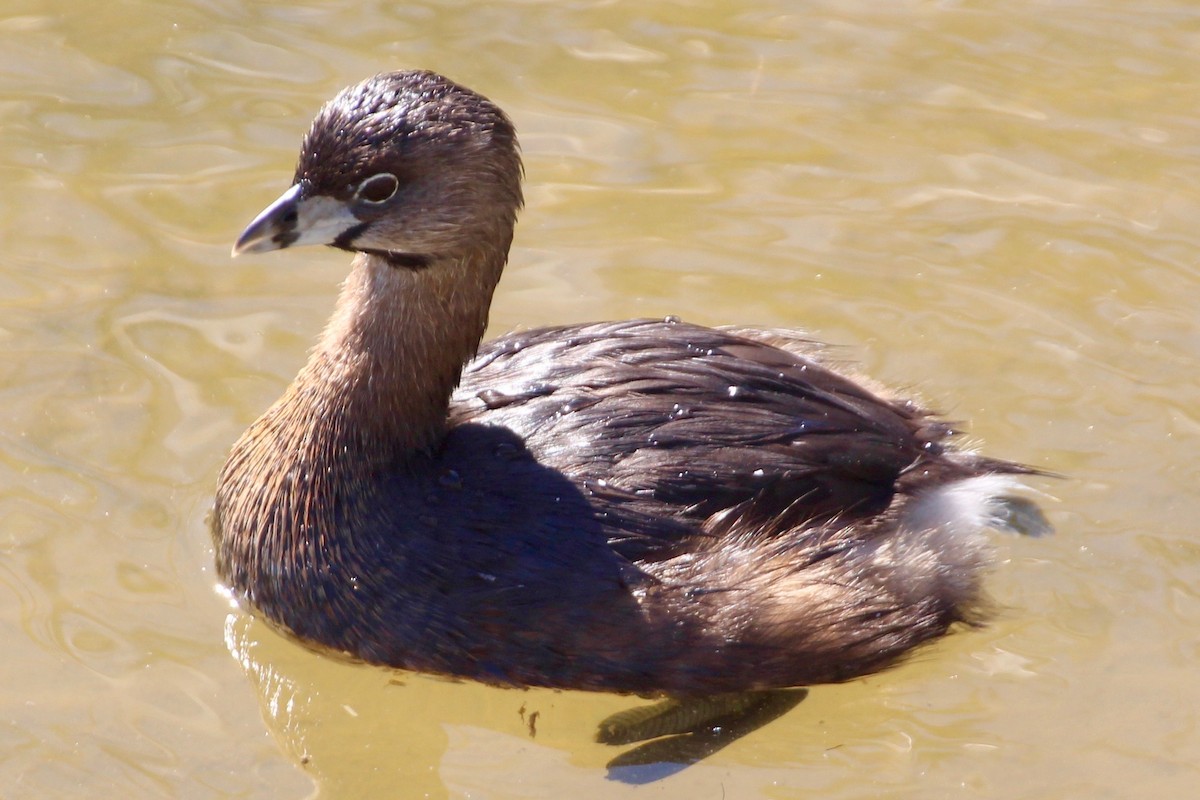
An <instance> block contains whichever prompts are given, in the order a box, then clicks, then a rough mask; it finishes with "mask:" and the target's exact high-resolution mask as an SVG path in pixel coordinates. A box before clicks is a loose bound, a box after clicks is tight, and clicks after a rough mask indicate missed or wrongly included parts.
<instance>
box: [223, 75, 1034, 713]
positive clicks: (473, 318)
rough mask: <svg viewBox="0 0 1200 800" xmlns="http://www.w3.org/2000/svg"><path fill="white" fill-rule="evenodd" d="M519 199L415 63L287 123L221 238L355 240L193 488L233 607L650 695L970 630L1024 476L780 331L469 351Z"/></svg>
mask: <svg viewBox="0 0 1200 800" xmlns="http://www.w3.org/2000/svg"><path fill="white" fill-rule="evenodd" d="M520 180H521V161H520V156H519V154H518V148H517V140H516V136H515V133H514V130H513V126H512V124H511V122H510V121H509V119H508V118H507V117H506V116H505V115H504V113H503V112H501V111H500V109H498V108H497V107H496V106H495V105H493V104H492V103H491V102H489V101H488V100H487V99H486V98H484V97H482V96H480V95H478V94H476V93H475V92H472V91H470V90H468V89H466V88H464V87H462V86H459V85H457V84H455V83H453V82H451V81H449V80H447V79H446V78H443V77H441V76H439V75H435V74H433V73H430V72H395V73H389V74H383V75H378V76H376V77H373V78H370V79H368V80H366V81H364V82H362V83H360V84H358V85H357V86H352V87H350V88H348V89H346V90H344V91H343V92H342V93H341V94H339V95H338V96H337V97H335V98H334V99H333V100H332V101H330V102H329V103H328V104H327V105H326V106H325V107H324V108H323V109H322V110H321V111H320V113H319V114H318V115H317V118H316V120H315V121H314V122H313V125H312V129H311V130H310V131H309V132H308V135H307V137H306V138H305V140H304V145H303V148H302V150H301V153H300V160H299V164H298V166H297V168H296V175H295V181H294V183H293V185H292V187H291V188H290V189H288V190H287V191H286V192H285V193H284V194H283V196H281V197H280V198H279V199H278V200H276V201H275V202H274V203H273V204H272V205H271V206H269V207H268V208H267V209H266V210H265V211H263V213H262V214H261V215H260V216H259V217H258V218H257V219H255V220H254V221H253V222H252V223H251V224H250V226H249V227H248V228H247V229H246V230H245V232H244V233H243V234H242V236H241V238H239V239H238V241H237V244H236V245H235V247H234V253H235V254H236V253H253V252H262V251H267V250H276V249H280V248H285V247H291V246H295V245H302V244H328V245H333V246H334V247H338V248H341V249H344V250H350V251H354V252H355V253H356V255H355V256H354V260H353V264H352V267H351V272H350V276H349V278H348V279H347V280H346V283H345V285H344V287H343V289H342V292H341V296H340V298H339V300H338V303H337V308H336V310H335V311H334V314H333V318H332V319H331V320H330V322H329V325H328V327H327V328H326V329H325V332H324V334H323V335H322V336H321V339H320V342H319V343H318V345H317V346H316V348H315V350H314V351H313V353H312V355H311V356H310V357H309V360H308V363H307V364H306V365H305V366H304V368H303V369H302V370H301V372H300V374H299V376H297V378H296V380H295V381H294V382H293V383H292V385H291V386H290V387H288V389H287V391H286V392H285V394H284V395H283V397H282V398H281V399H280V400H279V401H278V402H277V403H275V405H274V406H272V407H271V408H270V409H269V410H268V411H267V412H266V413H265V414H264V415H263V416H262V417H261V418H260V419H259V420H258V421H257V422H255V423H254V424H253V426H251V428H250V429H249V430H248V431H247V432H246V433H245V435H243V436H242V438H241V439H240V440H239V441H238V442H237V444H236V445H235V446H234V448H233V452H232V454H231V455H230V457H229V461H228V463H226V465H225V468H224V470H223V471H222V472H221V476H220V482H219V486H218V489H217V497H216V508H215V513H214V515H213V529H214V538H215V542H216V559H217V566H218V570H219V573H220V576H221V578H222V579H223V580H224V581H225V582H226V583H227V584H228V585H229V587H230V588H231V589H232V591H233V592H234V594H235V595H236V596H237V597H238V598H239V599H240V600H242V601H244V602H245V603H246V604H248V605H249V606H251V607H253V608H255V609H257V610H258V611H259V612H261V613H262V614H263V615H265V616H266V617H267V618H268V619H270V620H271V621H273V622H274V623H275V624H277V625H279V626H282V627H283V628H285V629H286V630H287V631H290V632H291V633H292V634H294V635H295V636H296V637H299V638H300V639H301V640H303V641H305V642H308V643H310V644H315V645H320V646H324V647H327V648H333V649H335V650H339V651H344V652H346V653H349V654H351V655H352V656H354V657H357V658H359V659H362V660H365V661H368V662H372V663H376V664H383V665H390V666H394V667H403V668H407V669H414V670H421V671H426V672H432V673H439V674H444V675H453V676H459V677H465V678H474V679H478V680H481V681H486V682H489V683H495V684H503V685H513V686H529V685H537V686H550V687H561V688H578V689H594V690H609V691H618V692H637V693H642V694H654V693H666V694H671V695H679V696H689V695H707V694H715V693H720V692H731V691H741V690H748V689H764V688H772V687H787V686H798V685H804V684H811V683H821V682H830V681H841V680H846V679H848V678H852V677H855V676H859V675H863V674H866V673H869V672H872V671H875V670H879V669H881V668H884V667H886V666H888V665H890V664H893V663H895V662H896V661H897V660H898V659H899V658H900V657H902V656H903V655H904V654H905V653H907V652H908V651H910V650H911V649H912V648H913V647H915V646H917V645H919V644H921V643H922V642H925V641H927V640H929V639H931V638H934V637H936V636H939V635H940V634H942V633H944V632H945V631H946V630H947V628H948V627H949V626H950V625H951V624H952V623H955V622H957V621H961V620H970V619H973V618H974V616H975V611H976V609H977V608H978V606H979V598H980V574H981V571H983V569H984V568H985V566H986V564H987V562H988V548H987V545H986V541H985V538H984V535H983V529H984V528H986V527H989V526H1004V525H1005V524H1006V523H1011V521H1012V519H1013V518H1014V517H1017V518H1022V519H1024V520H1025V522H1027V523H1032V526H1033V527H1037V526H1039V525H1040V524H1041V519H1040V515H1039V513H1038V512H1037V511H1036V510H1035V509H1034V507H1033V506H1032V505H1031V504H1029V503H1028V502H1027V501H1023V500H1020V499H1018V498H1016V497H1014V496H1013V495H1012V494H1011V493H1012V491H1013V490H1014V489H1015V488H1016V487H1017V479H1016V477H1015V476H1018V475H1020V474H1022V473H1028V472H1030V471H1031V470H1029V469H1027V468H1025V467H1022V466H1020V465H1017V464H1013V463H1009V462H1006V461H998V460H993V459H988V458H983V457H980V456H977V455H973V454H971V453H967V452H962V451H959V450H955V449H954V448H953V447H952V446H951V445H950V444H949V443H948V439H949V438H950V437H951V435H952V431H951V430H950V429H949V428H948V427H947V426H946V425H945V424H943V423H941V422H938V421H936V420H934V419H932V418H931V417H930V415H929V414H928V413H927V412H926V411H924V410H923V409H921V408H920V407H918V406H917V405H915V404H914V403H912V402H908V401H903V400H896V399H894V398H892V397H890V396H887V395H886V394H882V393H880V392H879V391H878V390H877V389H875V388H872V387H866V386H864V385H862V384H860V383H856V382H854V381H853V380H851V379H850V378H848V377H845V376H843V375H839V374H838V373H836V372H834V371H832V370H831V369H830V368H829V367H827V366H823V365H822V364H820V363H819V362H818V360H817V357H816V355H815V354H814V352H813V350H814V347H813V346H812V345H811V343H809V342H807V341H806V340H804V339H803V338H801V337H800V335H799V334H796V333H792V332H788V331H777V330H770V331H767V330H754V329H719V330H717V329H712V328H704V327H699V326H695V325H688V324H685V323H683V322H679V321H678V320H674V319H666V320H636V321H627V322H604V323H596V324H587V325H569V326H563V327H555V328H542V329H538V330H532V331H528V332H524V333H517V334H510V335H508V336H504V337H502V338H500V339H496V340H494V341H491V342H489V343H487V344H484V345H482V346H480V340H481V338H482V336H483V332H484V328H485V326H486V322H487V315H488V306H489V304H490V302H491V298H492V291H493V290H494V288H495V286H496V283H497V281H498V280H499V278H500V272H501V270H502V268H503V267H504V264H505V262H506V260H507V257H508V250H509V244H510V242H511V240H512V234H513V225H514V222H515V220H516V216H517V211H518V209H519V208H520V206H521V204H522V198H521V188H520ZM464 365H465V366H464ZM456 386H457V389H456Z"/></svg>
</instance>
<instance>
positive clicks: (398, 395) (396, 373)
mask: <svg viewBox="0 0 1200 800" xmlns="http://www.w3.org/2000/svg"><path fill="white" fill-rule="evenodd" d="M503 263H504V262H503V256H502V255H501V256H499V258H498V259H497V257H496V255H495V254H490V253H487V252H486V251H485V252H476V253H471V254H469V255H466V256H460V257H458V258H455V259H442V260H438V261H434V262H432V263H430V264H429V265H428V266H426V267H424V268H421V269H409V268H406V267H403V266H401V267H397V266H394V265H392V264H390V263H388V261H387V260H386V259H385V258H383V257H381V256H375V255H368V254H365V253H360V254H358V255H357V256H356V257H355V259H354V263H353V266H352V269H351V272H350V275H349V277H348V278H347V279H346V282H345V284H344V285H343V287H342V292H341V295H340V296H339V298H338V302H337V307H336V309H335V311H334V313H333V317H332V318H331V319H330V321H329V324H328V325H327V326H326V328H325V332H324V334H323V335H322V336H321V339H320V341H319V342H318V344H317V346H316V348H315V349H314V350H313V353H312V355H311V356H310V358H309V360H308V363H307V364H306V365H305V367H304V369H303V370H301V372H300V374H299V375H298V376H297V378H296V380H295V382H293V384H292V385H291V386H290V387H289V389H288V391H287V393H286V394H285V395H284V396H283V397H282V398H281V399H280V401H279V403H278V405H279V406H284V407H286V416H287V417H289V418H290V419H291V420H292V421H293V422H295V423H297V424H299V425H301V426H306V427H311V428H312V430H311V432H310V433H311V435H314V436H316V437H320V438H325V437H332V440H331V441H327V442H326V443H325V444H326V445H327V446H330V447H331V448H332V452H335V453H336V452H346V453H351V454H356V455H357V457H358V458H362V459H365V460H366V461H367V462H368V463H369V462H373V461H377V460H384V461H391V460H395V459H397V458H400V457H403V456H404V455H407V454H409V453H412V452H414V451H417V450H428V449H430V448H432V447H434V446H435V445H436V444H437V443H438V442H439V441H440V439H441V437H442V436H443V434H444V432H445V426H446V409H447V405H448V403H449V399H450V393H451V392H452V391H453V390H454V387H455V386H456V385H457V384H458V380H459V376H460V374H461V372H462V367H463V364H464V363H466V361H467V360H469V359H470V358H471V357H472V356H474V355H475V351H476V349H477V348H478V346H479V341H480V339H481V338H482V337H483V333H484V329H485V328H486V327H487V314H488V307H489V305H490V304H491V299H492V291H493V290H494V289H495V286H496V281H497V280H498V279H499V276H500V269H501V268H502V267H503ZM327 452H329V451H327Z"/></svg>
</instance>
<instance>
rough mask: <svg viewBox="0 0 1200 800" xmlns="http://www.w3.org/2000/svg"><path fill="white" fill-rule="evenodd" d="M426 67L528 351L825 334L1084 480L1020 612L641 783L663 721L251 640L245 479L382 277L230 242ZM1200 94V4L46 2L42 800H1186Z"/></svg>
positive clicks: (4, 292)
mask: <svg viewBox="0 0 1200 800" xmlns="http://www.w3.org/2000/svg"><path fill="white" fill-rule="evenodd" d="M400 66H422V67H429V68H433V69H437V70H440V71H443V72H445V73H447V74H449V75H450V76H452V77H454V78H455V79H457V80H459V81H461V82H463V83H466V84H468V85H470V86H472V87H474V88H477V89H479V90H481V91H483V92H484V93H486V94H488V95H489V96H491V97H492V98H493V99H495V100H496V101H497V102H499V103H500V104H502V105H503V106H504V107H505V108H506V109H507V110H508V111H509V112H510V113H511V115H512V116H513V117H514V119H515V120H516V122H517V125H518V127H519V129H520V131H521V133H522V136H523V142H524V148H525V155H526V162H527V171H528V183H527V185H528V189H527V196H528V200H529V202H528V208H527V209H526V212H525V214H524V216H523V219H522V223H521V225H520V228H519V233H518V240H517V243H516V247H515V250H514V254H513V259H512V263H511V266H510V268H509V271H508V273H507V275H506V277H505V279H504V282H503V283H502V285H501V289H500V292H499V294H498V296H497V302H496V306H495V309H494V312H493V317H492V321H493V330H494V331H497V332H498V331H503V330H507V329H510V328H514V327H518V326H533V325H538V324H542V323H549V322H560V321H567V320H583V319H599V318H613V317H622V316H634V315H636V316H643V315H660V314H667V313H675V314H680V315H682V316H684V317H685V318H689V319H692V320H696V321H700V322H707V323H752V324H759V325H764V326H793V327H804V328H807V329H808V330H810V331H812V332H813V333H814V334H816V335H819V336H820V337H821V338H823V339H826V340H829V341H832V342H835V343H838V344H840V345H845V349H844V351H843V352H844V353H845V355H846V357H848V358H853V359H856V360H858V361H860V362H861V363H862V364H863V365H864V366H865V368H866V369H867V370H868V371H870V372H872V373H873V374H874V375H876V376H877V377H879V378H880V379H883V380H885V381H887V382H890V383H892V384H894V385H898V386H903V387H908V388H911V389H913V390H915V391H917V392H919V393H920V394H921V395H923V396H924V397H925V398H927V399H928V400H929V401H930V402H932V403H933V404H934V405H936V406H938V407H940V408H942V409H944V410H946V411H947V412H948V413H949V414H950V415H951V416H953V417H954V418H956V419H962V420H966V421H968V422H969V423H970V431H971V435H972V438H973V440H978V441H980V442H981V443H984V444H985V445H986V449H987V451H988V452H990V453H993V454H995V455H999V456H1004V457H1009V458H1015V459H1019V460H1023V461H1026V462H1028V463H1031V464H1034V465H1036V466H1039V467H1044V468H1048V469H1052V470H1056V471H1060V472H1063V473H1065V474H1066V476H1067V477H1066V479H1065V480H1061V481H1056V482H1046V483H1044V484H1041V485H1040V488H1042V489H1044V490H1045V491H1047V492H1049V493H1051V494H1052V495H1053V498H1052V499H1048V500H1047V501H1046V507H1047V509H1048V511H1049V513H1050V516H1051V517H1052V519H1053V521H1054V523H1055V524H1056V526H1057V528H1058V533H1057V535H1056V536H1055V537H1053V538H1051V539H1046V540H1038V541H1023V540H1022V541H1014V540H1005V539H1001V540H999V541H998V547H999V552H1000V555H1001V563H1000V565H999V567H998V569H997V571H996V574H995V575H994V576H993V578H992V580H991V588H992V594H993V596H994V597H995V599H996V600H997V602H998V604H999V605H1000V607H1001V612H1000V615H999V617H998V619H997V620H996V621H995V622H994V623H993V624H992V625H991V626H990V627H988V628H987V629H985V630H982V631H965V632H962V633H960V634H959V635H957V636H955V637H952V638H950V639H949V640H946V641H945V642H943V643H940V644H939V645H937V646H935V647H933V648H931V649H928V650H926V651H924V652H923V653H922V654H921V655H920V657H919V658H918V659H916V660H915V661H914V662H911V663H909V664H907V665H905V666H903V667H901V668H900V669H897V670H895V671H892V672H890V673H887V674H885V675H881V676H877V677H874V678H871V679H869V680H865V681H860V682H857V683H853V684H850V685H847V686H839V687H817V688H815V689H814V690H813V691H812V692H811V694H810V696H809V697H808V699H807V700H806V701H805V702H803V703H802V704H801V705H800V706H799V707H798V708H796V709H795V710H794V711H792V712H791V713H789V714H788V715H786V716H785V717H783V718H782V719H780V720H778V721H776V722H775V723H772V724H771V725H770V726H768V727H767V728H764V729H762V730H760V731H758V732H757V733H755V734H752V735H751V736H748V737H746V738H744V739H742V740H740V741H738V742H736V743H735V744H734V745H732V746H730V747H728V748H727V749H725V750H722V751H720V752H719V753H717V754H715V755H714V756H712V757H711V758H709V759H707V760H705V761H703V762H701V763H700V764H698V765H696V766H693V767H691V768H689V769H686V770H683V771H682V772H679V773H678V774H675V775H672V776H670V777H665V778H663V779H661V780H658V781H655V782H652V783H649V784H647V785H640V786H639V785H630V784H627V783H622V782H619V781H614V780H612V779H610V777H609V776H608V775H607V773H606V771H605V769H604V764H605V762H606V761H607V760H608V759H609V758H611V757H612V756H613V755H614V754H615V753H614V752H613V751H612V749H610V748H606V747H603V746H601V745H598V744H593V743H592V742H591V733H592V730H593V728H594V726H595V724H596V722H597V721H598V720H599V719H600V718H601V717H603V716H605V715H607V714H609V713H612V712H614V711H617V710H620V709H624V708H628V707H630V706H632V705H635V704H636V703H638V702H640V701H636V700H632V699H628V698H618V697H608V696H602V695H580V694H574V693H557V694H556V693H550V692H544V691H530V692H514V691H501V690H495V689H485V688H482V687H479V686H475V685H472V684H456V683H449V682H444V681H438V680H434V679H430V678H425V677H420V676H408V675H405V676H397V675H393V674H391V673H387V672H384V671H381V670H375V669H370V668H364V667H356V666H352V665H347V664H344V663H338V662H334V661H331V660H330V659H328V658H326V657H323V656H318V655H314V654H312V653H309V652H307V651H305V650H303V649H301V648H299V647H297V646H295V645H293V644H291V643H289V642H287V641H285V640H283V639H281V638H279V637H278V636H276V635H275V634H273V633H271V632H270V631H269V630H268V629H266V628H265V627H264V626H263V625H262V624H261V623H258V622H256V621H253V620H250V619H248V618H246V617H245V616H243V615H242V614H240V613H237V612H235V611H231V609H230V608H229V606H228V604H227V602H226V601H225V600H224V599H223V598H222V597H221V596H220V595H218V594H217V593H216V592H215V591H214V578H213V573H212V570H211V566H210V561H211V553H210V551H209V543H208V534H207V531H206V529H205V525H204V515H205V513H206V511H207V509H208V507H209V504H210V499H211V492H212V486H213V482H214V480H215V474H216V471H217V469H218V468H219V466H220V464H221V462H222V460H223V458H224V456H225V453H226V451H227V448H228V446H229V445H230V443H231V442H232V441H233V440H234V439H235V438H236V437H237V435H238V434H239V433H240V431H241V430H242V429H243V428H244V427H245V426H246V425H247V424H248V423H249V422H250V421H251V420H252V419H253V418H254V417H255V416H256V415H257V414H258V413H259V412H260V411H261V410H262V409H263V408H265V406H266V405H267V404H268V403H269V402H270V401H271V400H272V399H273V398H274V397H275V396H276V395H277V394H278V393H279V392H280V391H281V389H282V388H283V386H284V385H285V384H286V382H287V381H288V380H289V379H290V377H291V376H292V375H293V374H294V373H295V371H296V369H297V368H298V366H299V365H300V363H301V362H302V360H303V358H304V353H305V350H306V348H307V347H308V345H309V343H310V342H311V341H312V338H313V337H314V336H315V334H316V332H317V331H318V330H319V329H320V327H321V325H322V322H323V320H324V318H325V315H326V314H327V313H328V311H329V309H330V305H331V302H332V297H333V293H334V291H335V288H336V285H337V283H338V281H339V279H340V277H341V275H342V273H343V270H344V266H345V261H346V259H345V256H344V254H339V253H336V252H321V251H315V250H310V251H295V252H292V253H286V254H276V255H274V256H270V257H262V258H254V259H250V258H247V259H239V260H238V261H235V262H231V261H230V260H229V259H228V251H229V247H230V244H231V242H232V240H233V238H234V237H235V236H236V235H237V233H238V232H239V231H240V230H241V227H242V226H243V224H244V223H245V222H247V221H248V220H249V219H250V218H251V216H253V215H254V214H255V213H256V212H257V211H258V210H259V209H260V208H261V207H262V206H263V205H264V204H265V203H266V202H268V201H269V200H271V199H272V198H274V197H275V196H276V195H277V194H278V193H279V192H280V191H281V190H282V189H283V188H284V187H285V186H286V184H287V182H288V181H289V179H290V174H291V167H292V165H293V162H294V158H295V152H296V148H297V146H298V143H299V139H300V136H301V134H302V132H303V130H304V129H305V128H306V126H307V125H308V122H309V120H310V118H311V115H312V113H313V112H314V111H315V110H316V108H317V107H319V105H320V104H321V102H323V101H324V100H325V99H326V98H327V97H328V96H329V95H330V94H332V93H333V92H334V91H336V90H337V89H338V88H340V87H341V86H342V85H344V84H347V83H350V82H354V81H357V80H359V79H360V78H362V77H364V76H366V75H368V74H370V73H372V72H375V71H379V70H383V69H391V68H395V67H400ZM1198 76H1200V7H1197V6H1196V5H1194V4H1190V3H1187V2H1185V0H1175V1H1174V2H1167V1H1164V2H1148V3H1129V2H1123V0H1097V2H1093V3H1086V4H1085V3H1074V2H1016V1H1015V0H1012V1H1010V2H990V3H988V2H940V3H938V2H919V1H918V0H910V1H908V2H904V1H903V0H902V1H901V2H893V3H875V2H857V3H855V2H849V3H847V2H825V3H800V2H792V3H781V2H774V3H773V2H759V3H732V2H729V3H687V2H675V3H656V4H648V3H586V2H575V3H568V2H513V3H502V2H494V3H459V2H454V3H444V4H434V3H426V4H419V3H411V2H410V3H403V4H401V3H390V2H349V0H342V2H332V1H331V2H278V3H266V2H262V3H256V2H248V1H247V2H235V1H234V0H192V2H184V1H183V0H159V1H158V2H149V0H146V1H144V2H135V1H134V0H126V1H125V2H120V1H114V2H108V3H95V4H87V3H80V2H76V0H58V2H34V1H33V0H28V1H27V2H20V0H9V2H7V3H5V4H4V9H3V16H2V17H0V341H2V342H3V344H4V356H3V357H2V358H0V635H2V636H3V642H4V656H3V659H2V660H0V711H2V713H0V722H2V724H0V797H4V798H47V797H56V798H57V797H120V798H130V799H132V798H142V797H184V798H205V797H253V798H259V797H261V798H277V797H295V798H300V797H308V796H318V797H322V798H361V797H426V796H428V797H434V798H438V797H455V798H497V799H500V798H505V799H507V798H563V797H570V798H579V799H580V800H582V798H610V797H612V798H620V797H642V796H644V797H656V798H658V797H661V798H688V799H689V800H690V799H691V798H722V797H725V798H803V797H821V798H910V797H921V798H934V797H956V798H957V797H966V798H995V797H1006V798H1038V800H1043V799H1046V798H1079V797H1089V798H1102V797H1112V798H1125V797H1156V798H1174V797H1191V796H1192V795H1193V794H1194V792H1195V787H1196V786H1197V785H1200V767H1198V766H1197V765H1198V764H1200V710H1198V709H1200V690H1198V689H1197V688H1196V687H1197V681H1196V669H1197V662H1198V659H1200V644H1198V642H1200V637H1198V635H1197V631H1198V630H1200V536H1198V535H1197V532H1196V521H1197V520H1198V519H1200V493H1198V492H1197V485H1198V483H1200V481H1198V480H1197V478H1198V474H1197V473H1198V470H1197V466H1196V464H1197V458H1196V453H1197V450H1198V447H1197V440H1198V436H1197V433H1198V431H1200V386H1198V378H1197V355H1198V353H1200V333H1198V332H1197V331H1198V328H1197V316H1198V315H1197V309H1200V270H1198V264H1200V145H1198V142H1200V111H1198V110H1197V109H1198V108H1200V77H1198ZM535 711H536V712H538V717H537V725H536V728H537V735H536V737H531V736H530V732H529V725H528V719H529V717H530V716H531V715H532V713H533V712H535Z"/></svg>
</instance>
